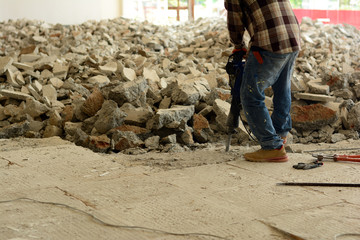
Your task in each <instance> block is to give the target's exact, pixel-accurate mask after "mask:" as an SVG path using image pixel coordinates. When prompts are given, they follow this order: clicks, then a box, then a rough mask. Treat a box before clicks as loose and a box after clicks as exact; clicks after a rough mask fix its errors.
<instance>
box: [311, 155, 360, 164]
mask: <svg viewBox="0 0 360 240" xmlns="http://www.w3.org/2000/svg"><path fill="white" fill-rule="evenodd" d="M313 157H316V158H317V159H318V160H319V161H322V160H333V161H346V162H360V155H338V154H333V155H323V154H313Z"/></svg>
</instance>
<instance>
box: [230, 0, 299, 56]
mask: <svg viewBox="0 0 360 240" xmlns="http://www.w3.org/2000/svg"><path fill="white" fill-rule="evenodd" d="M225 8H226V10H227V13H228V14H227V25H228V30H229V34H230V39H231V42H232V43H233V44H234V45H235V48H244V47H245V46H246V44H245V42H244V39H243V37H244V33H245V31H248V33H249V35H250V37H251V39H250V45H251V46H255V47H260V48H262V49H265V50H267V51H270V52H274V53H290V52H295V51H298V50H300V28H299V23H298V21H297V19H296V16H295V14H294V12H293V10H292V7H291V4H290V2H289V0H225Z"/></svg>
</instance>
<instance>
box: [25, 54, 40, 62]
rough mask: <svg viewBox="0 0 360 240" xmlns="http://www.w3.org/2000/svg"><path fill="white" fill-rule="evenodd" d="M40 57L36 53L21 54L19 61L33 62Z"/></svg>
mask: <svg viewBox="0 0 360 240" xmlns="http://www.w3.org/2000/svg"><path fill="white" fill-rule="evenodd" d="M40 58H41V56H40V55H37V54H32V53H31V54H22V55H21V57H20V62H22V63H27V62H35V61H37V60H39V59H40Z"/></svg>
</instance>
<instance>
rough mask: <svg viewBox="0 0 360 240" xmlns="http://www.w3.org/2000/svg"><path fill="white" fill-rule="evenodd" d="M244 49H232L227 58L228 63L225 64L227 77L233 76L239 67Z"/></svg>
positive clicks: (244, 52) (244, 53)
mask: <svg viewBox="0 0 360 240" xmlns="http://www.w3.org/2000/svg"><path fill="white" fill-rule="evenodd" d="M246 51H247V50H246V49H245V48H241V49H234V50H233V51H232V54H231V55H230V56H229V59H228V63H227V64H226V72H227V73H228V74H229V75H235V73H236V71H237V69H238V68H239V67H240V66H241V64H242V60H243V58H244V56H245V55H246Z"/></svg>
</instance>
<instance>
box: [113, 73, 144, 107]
mask: <svg viewBox="0 0 360 240" xmlns="http://www.w3.org/2000/svg"><path fill="white" fill-rule="evenodd" d="M147 89H148V85H147V83H146V80H145V79H139V80H136V81H132V82H125V83H120V84H119V85H118V86H117V87H115V88H114V89H112V90H111V91H110V93H109V99H111V100H114V101H115V102H117V103H118V105H119V106H122V105H123V104H124V103H126V102H128V103H133V102H135V101H139V102H140V105H142V104H145V100H146V92H147Z"/></svg>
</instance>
